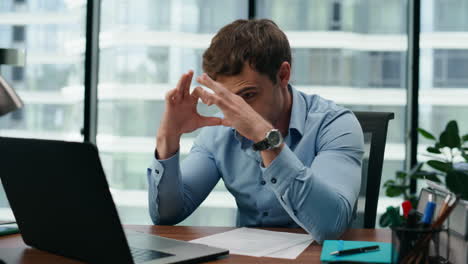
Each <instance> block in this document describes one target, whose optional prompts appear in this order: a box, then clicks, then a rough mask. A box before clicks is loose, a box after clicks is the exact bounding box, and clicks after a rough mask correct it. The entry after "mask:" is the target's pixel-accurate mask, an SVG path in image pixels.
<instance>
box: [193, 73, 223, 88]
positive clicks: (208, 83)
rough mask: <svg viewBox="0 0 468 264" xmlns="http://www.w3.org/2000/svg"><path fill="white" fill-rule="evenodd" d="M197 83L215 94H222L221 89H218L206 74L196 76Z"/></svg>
mask: <svg viewBox="0 0 468 264" xmlns="http://www.w3.org/2000/svg"><path fill="white" fill-rule="evenodd" d="M197 82H199V83H200V84H203V85H205V86H206V87H208V88H210V89H211V90H213V91H214V92H215V93H222V92H224V91H223V89H222V87H220V86H219V85H218V84H217V83H216V82H215V81H213V79H211V78H210V76H208V74H206V73H203V74H202V75H200V76H198V78H197Z"/></svg>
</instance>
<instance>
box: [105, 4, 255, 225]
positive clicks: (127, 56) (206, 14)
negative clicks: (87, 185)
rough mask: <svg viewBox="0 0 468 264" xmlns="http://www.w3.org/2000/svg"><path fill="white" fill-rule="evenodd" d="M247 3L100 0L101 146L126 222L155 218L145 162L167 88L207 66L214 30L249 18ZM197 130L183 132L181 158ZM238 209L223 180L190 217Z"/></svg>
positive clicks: (205, 220)
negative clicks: (205, 54) (206, 54)
mask: <svg viewBox="0 0 468 264" xmlns="http://www.w3.org/2000/svg"><path fill="white" fill-rule="evenodd" d="M247 6H248V2H247V0H244V1H239V0H222V1H219V0H203V1H201V0H173V1H167V0H139V1H130V0H102V8H101V10H102V14H101V33H100V45H101V46H100V69H99V73H100V75H99V85H98V91H99V92H98V93H99V96H98V98H99V107H98V110H99V115H98V135H97V145H98V147H99V150H100V154H101V158H102V161H103V165H104V169H105V171H106V174H107V177H108V181H109V184H110V187H111V192H112V193H113V197H114V200H115V201H116V203H117V207H118V209H119V213H120V216H121V219H122V221H123V222H124V223H151V220H150V217H149V213H148V201H147V199H148V198H147V197H148V195H147V188H148V187H147V179H146V175H145V171H146V170H145V168H146V167H147V166H149V165H150V162H151V160H152V158H153V153H154V149H155V144H156V131H157V128H158V125H159V122H160V119H161V116H162V113H163V111H164V95H165V93H166V92H167V91H168V90H169V89H172V88H174V87H175V85H176V83H177V81H178V79H179V78H180V76H181V75H182V73H184V72H186V71H188V70H189V69H193V70H194V71H195V75H199V74H201V73H202V70H201V55H202V53H203V51H204V50H205V49H206V48H208V46H209V44H210V41H211V38H212V37H213V36H214V33H216V31H217V30H219V29H220V28H221V27H222V26H224V25H225V24H228V23H230V22H232V21H234V20H236V19H239V18H247V13H248V10H247ZM194 84H195V83H194ZM199 107H200V111H201V112H202V113H205V114H208V115H210V114H213V113H214V112H215V111H216V109H214V108H213V107H206V106H204V105H200V106H199ZM196 134H197V132H194V133H192V134H190V135H184V137H183V138H182V142H181V154H182V155H181V158H184V157H185V156H186V155H187V154H188V152H189V150H190V147H191V145H192V142H193V140H194V138H195V136H196ZM213 208H214V209H215V210H213ZM235 210H236V205H235V202H234V199H233V198H232V196H231V195H230V194H229V193H227V191H226V189H225V188H224V186H223V184H222V183H221V182H220V184H219V185H218V186H216V188H215V190H214V192H213V193H212V194H211V195H210V197H208V198H207V200H206V201H205V203H204V204H203V205H202V206H201V208H199V209H198V210H197V212H196V213H195V214H194V215H192V216H191V217H190V218H189V219H187V220H186V221H185V222H184V224H194V225H234V224H235ZM201 212H202V213H201ZM204 212H205V213H204ZM202 214H203V216H202Z"/></svg>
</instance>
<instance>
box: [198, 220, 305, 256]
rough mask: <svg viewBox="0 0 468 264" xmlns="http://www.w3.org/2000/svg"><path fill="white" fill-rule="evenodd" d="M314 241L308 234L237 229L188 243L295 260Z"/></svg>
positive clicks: (239, 253)
mask: <svg viewBox="0 0 468 264" xmlns="http://www.w3.org/2000/svg"><path fill="white" fill-rule="evenodd" d="M313 241H314V240H313V239H312V237H311V236H310V235H308V234H295V233H285V232H274V231H267V230H260V229H253V228H245V227H244V228H238V229H234V230H231V231H228V232H224V233H219V234H216V235H211V236H206V237H202V238H199V239H195V240H192V241H190V242H193V243H198V244H203V245H207V246H213V247H220V248H225V249H229V253H231V254H238V255H247V256H255V257H271V258H287V259H295V258H296V257H297V256H299V255H300V254H301V253H302V251H304V249H306V248H307V246H309V245H310V243H312V242H313Z"/></svg>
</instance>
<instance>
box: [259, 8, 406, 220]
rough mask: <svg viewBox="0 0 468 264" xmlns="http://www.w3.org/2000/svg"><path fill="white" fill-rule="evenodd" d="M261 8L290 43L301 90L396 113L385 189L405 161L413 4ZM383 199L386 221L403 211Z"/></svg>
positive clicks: (366, 108) (358, 107)
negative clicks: (389, 213)
mask: <svg viewBox="0 0 468 264" xmlns="http://www.w3.org/2000/svg"><path fill="white" fill-rule="evenodd" d="M257 2H258V6H257V8H258V10H259V14H260V16H261V17H262V18H263V17H265V18H271V19H273V20H274V21H275V22H276V23H277V24H278V25H279V26H280V27H281V28H282V29H283V30H285V32H286V35H287V36H288V38H289V40H290V44H291V48H292V49H293V65H292V69H293V78H292V84H293V85H295V86H296V87H297V88H299V89H300V90H302V91H304V92H306V93H314V94H318V95H320V96H323V97H325V98H327V99H331V100H333V101H335V102H336V103H338V104H340V105H344V106H346V107H348V108H350V109H352V110H355V111H389V112H394V113H395V120H392V121H391V122H390V125H389V132H388V139H387V147H386V152H385V162H384V168H383V173H382V182H385V181H386V180H387V179H389V178H392V177H394V174H395V171H396V170H401V169H403V164H404V159H405V153H404V152H405V147H404V146H405V145H404V142H405V137H404V131H405V107H406V72H407V70H406V55H407V44H406V41H407V36H406V27H405V26H406V10H407V9H406V8H407V7H406V5H407V1H404V0H391V1H372V0H367V1H352V0H333V1H330V0H317V1H309V0H294V1H281V0H259V1H257ZM284 10H288V12H285V11H284ZM384 18H385V19H384ZM380 195H381V198H380V199H379V208H378V214H379V213H382V212H384V211H385V208H386V207H387V206H388V205H389V204H393V203H395V201H394V200H392V199H388V198H386V197H385V193H384V192H383V191H382V190H381V192H380Z"/></svg>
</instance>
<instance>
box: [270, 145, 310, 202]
mask: <svg viewBox="0 0 468 264" xmlns="http://www.w3.org/2000/svg"><path fill="white" fill-rule="evenodd" d="M305 169H306V168H305V166H304V164H302V162H301V161H300V160H299V159H298V158H297V156H296V154H294V152H292V150H291V149H290V148H289V146H287V145H286V144H285V145H284V147H283V149H282V150H281V152H280V154H279V155H278V156H276V158H275V159H274V160H273V162H272V163H270V166H268V168H266V169H262V171H263V179H264V180H265V181H266V182H267V184H268V185H269V186H270V187H271V188H273V190H275V191H277V192H278V193H279V194H280V195H281V196H282V195H283V194H284V192H285V191H286V189H287V188H288V187H289V185H290V184H291V182H292V181H293V180H294V179H295V178H296V177H297V176H298V175H299V174H301V173H304V171H305Z"/></svg>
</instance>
